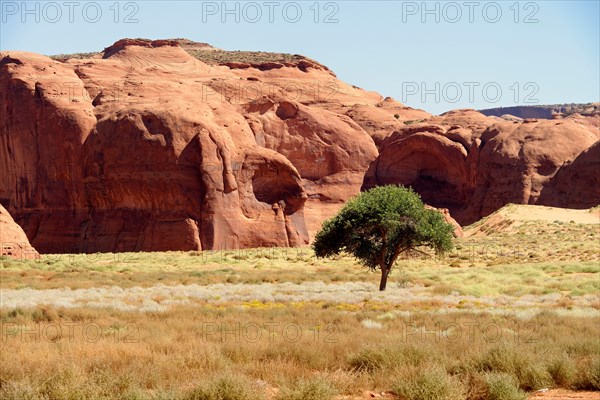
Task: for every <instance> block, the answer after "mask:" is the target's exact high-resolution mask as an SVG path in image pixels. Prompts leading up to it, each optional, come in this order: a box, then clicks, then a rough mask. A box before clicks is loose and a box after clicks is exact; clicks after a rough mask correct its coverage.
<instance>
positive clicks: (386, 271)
mask: <svg viewBox="0 0 600 400" xmlns="http://www.w3.org/2000/svg"><path fill="white" fill-rule="evenodd" d="M389 274H390V268H386V267H383V266H382V267H381V282H380V283H379V291H381V292H383V291H384V290H385V286H386V285H387V278H388V275H389Z"/></svg>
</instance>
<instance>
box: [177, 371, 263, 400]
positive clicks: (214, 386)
mask: <svg viewBox="0 0 600 400" xmlns="http://www.w3.org/2000/svg"><path fill="white" fill-rule="evenodd" d="M184 399H185V400H259V399H260V396H259V393H258V389H257V387H256V386H255V385H254V384H253V383H252V382H250V381H249V380H248V379H247V378H245V377H242V376H237V375H225V376H221V377H219V378H216V379H214V380H211V381H208V382H205V383H204V384H202V385H200V386H198V387H197V388H196V389H194V390H192V391H191V392H190V393H188V394H187V396H185V397H184Z"/></svg>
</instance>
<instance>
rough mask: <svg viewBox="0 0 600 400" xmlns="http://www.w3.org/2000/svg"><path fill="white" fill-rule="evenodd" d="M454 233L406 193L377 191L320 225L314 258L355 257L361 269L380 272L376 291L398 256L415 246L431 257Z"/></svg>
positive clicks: (436, 214)
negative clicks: (428, 253)
mask: <svg viewBox="0 0 600 400" xmlns="http://www.w3.org/2000/svg"><path fill="white" fill-rule="evenodd" d="M453 231H454V228H453V226H452V225H450V224H448V223H446V221H445V220H444V217H443V215H442V214H441V213H439V212H437V211H435V210H431V209H427V208H425V205H424V204H423V202H422V201H421V198H420V197H419V195H418V194H417V193H415V192H414V191H413V190H412V189H410V188H404V187H402V186H391V185H390V186H379V187H375V188H373V189H371V190H369V191H366V192H363V193H361V194H360V195H358V196H357V197H355V198H353V199H352V200H350V201H349V202H348V203H347V204H346V205H345V206H344V207H343V208H342V210H341V211H340V212H339V213H338V214H337V215H336V216H335V217H333V218H331V219H329V220H327V221H325V222H324V223H323V227H322V229H321V230H320V231H319V233H317V235H316V237H315V240H314V242H313V249H314V250H315V254H316V255H317V257H330V256H332V255H335V254H339V253H340V252H347V253H349V254H352V255H354V257H356V258H357V259H358V260H359V261H360V262H361V264H363V265H364V266H366V267H368V268H370V269H372V270H377V269H380V270H381V283H380V285H379V290H385V287H386V283H387V277H388V275H389V273H390V271H391V269H392V267H393V265H394V262H395V261H396V259H397V258H398V256H399V255H400V254H402V253H405V252H409V251H414V250H416V249H417V248H418V247H422V246H425V247H429V248H432V249H433V250H434V251H435V252H436V253H441V252H444V251H448V250H450V249H451V248H452V237H453Z"/></svg>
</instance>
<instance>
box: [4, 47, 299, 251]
mask: <svg viewBox="0 0 600 400" xmlns="http://www.w3.org/2000/svg"><path fill="white" fill-rule="evenodd" d="M6 56H7V54H5V53H3V54H2V57H3V58H2V60H3V61H2V63H1V68H2V78H1V79H2V82H1V83H2V87H3V88H6V89H7V90H3V91H2V93H3V95H2V98H1V99H0V101H1V102H2V104H3V107H2V108H1V111H0V119H1V120H2V121H3V124H2V126H1V128H0V129H1V130H0V151H1V154H2V171H1V173H0V179H1V180H2V182H1V184H0V200H1V201H2V203H3V204H6V205H7V208H8V209H9V210H10V211H11V213H12V214H13V215H14V217H15V220H16V221H17V222H18V223H19V224H20V225H21V226H23V228H24V230H25V232H26V233H27V236H28V237H30V238H31V239H32V242H33V243H34V244H35V246H36V247H37V248H38V249H40V251H42V252H96V251H138V250H143V251H160V250H198V249H216V248H238V247H258V246H297V245H301V244H306V243H307V242H308V234H307V231H306V227H305V223H304V217H303V212H304V207H303V206H304V202H305V201H306V198H307V195H306V192H305V190H304V188H303V184H302V179H301V177H300V174H299V173H298V170H297V169H296V168H295V167H294V166H293V164H292V163H291V162H290V161H289V160H288V159H286V158H285V157H284V156H283V155H281V154H279V153H277V152H275V151H272V150H270V149H267V148H265V147H262V146H260V145H258V144H257V143H256V141H255V138H254V134H253V132H252V130H251V129H250V127H249V126H248V124H247V123H246V121H245V119H244V117H243V115H242V114H241V113H239V112H238V111H237V109H236V106H234V105H232V104H231V103H229V102H224V101H221V99H210V98H207V97H203V96H202V90H203V87H202V85H203V84H204V80H203V79H209V78H210V73H211V72H212V70H211V68H210V67H209V66H207V65H205V64H203V63H201V62H200V61H198V60H196V59H194V58H192V57H191V56H189V54H187V53H186V52H185V51H183V50H182V49H181V48H179V47H178V46H177V45H173V44H172V43H169V42H166V43H156V42H152V43H151V44H150V45H139V44H138V43H134V44H129V43H122V42H121V43H118V46H116V47H115V48H109V49H107V51H106V52H105V59H90V60H70V61H68V62H66V63H60V62H56V61H52V60H50V59H48V58H46V57H43V56H40V55H35V54H30V53H22V52H11V53H10V58H5V57H6Z"/></svg>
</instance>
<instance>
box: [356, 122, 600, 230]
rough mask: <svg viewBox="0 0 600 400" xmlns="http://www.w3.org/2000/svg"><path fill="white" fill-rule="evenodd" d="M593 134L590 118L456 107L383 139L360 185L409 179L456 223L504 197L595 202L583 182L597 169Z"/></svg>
mask: <svg viewBox="0 0 600 400" xmlns="http://www.w3.org/2000/svg"><path fill="white" fill-rule="evenodd" d="M598 139H599V133H598V131H597V129H596V128H595V127H594V126H593V124H590V123H582V122H581V121H578V120H577V119H569V118H567V119H562V120H523V121H504V120H499V119H497V118H491V117H485V116H483V115H481V114H479V113H477V112H474V111H472V110H457V111H454V112H451V113H447V114H444V115H442V116H440V117H434V118H431V119H429V120H427V121H426V122H424V123H420V124H413V125H410V126H407V127H403V128H402V129H400V130H399V131H396V132H395V133H394V134H392V135H391V136H390V137H388V138H387V139H385V140H384V141H383V143H382V145H381V152H380V155H379V156H378V158H377V159H376V160H375V161H374V162H373V163H372V164H371V166H370V167H369V170H368V172H367V173H366V175H365V179H364V183H363V189H367V188H370V187H373V186H376V185H383V184H403V185H407V186H411V187H413V189H415V191H417V192H418V193H419V194H420V195H421V197H422V198H423V200H424V201H425V202H426V203H427V204H431V205H432V206H434V207H438V208H447V209H449V211H450V213H451V214H452V216H453V217H454V218H456V219H457V221H459V222H460V223H461V224H462V225H465V224H470V223H472V222H475V221H477V220H478V219H480V218H482V217H484V216H486V215H489V214H491V213H492V212H494V211H495V210H497V209H499V208H500V207H502V206H503V205H505V204H508V203H517V204H544V205H552V206H559V207H572V208H588V207H590V206H593V205H597V204H598V203H599V202H598V196H597V193H596V189H594V188H595V186H590V184H593V182H597V181H598V179H599V174H600V169H598V168H595V167H596V165H597V164H595V163H594V161H593V160H594V154H595V152H596V150H595V147H596V146H594V147H593V148H591V149H590V150H589V151H587V152H586V150H587V149H588V148H590V146H592V145H593V144H594V143H595V142H596V141H597V140H598ZM582 152H585V153H583V154H582ZM588 153H589V154H588ZM580 154H582V155H581V157H582V158H581V159H580V160H579V161H577V162H576V161H572V160H575V159H576V158H578V156H579V155H580ZM571 161H572V162H571ZM575 171H577V172H575Z"/></svg>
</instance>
